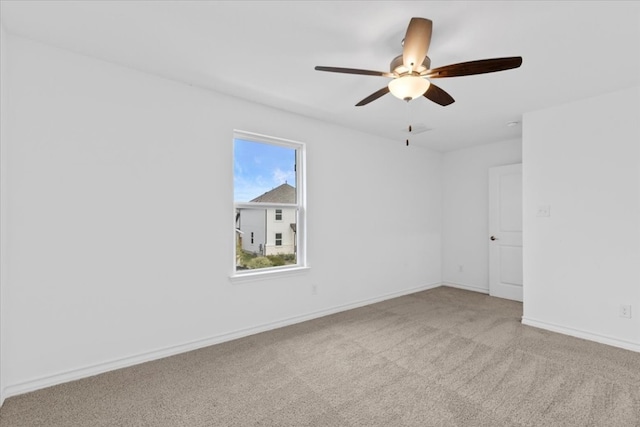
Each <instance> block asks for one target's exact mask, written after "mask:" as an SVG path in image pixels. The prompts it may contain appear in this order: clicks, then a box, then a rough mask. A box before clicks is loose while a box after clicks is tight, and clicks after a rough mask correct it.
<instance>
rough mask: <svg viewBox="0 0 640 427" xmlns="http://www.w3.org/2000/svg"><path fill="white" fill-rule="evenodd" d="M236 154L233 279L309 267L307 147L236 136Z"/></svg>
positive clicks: (263, 138)
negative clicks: (305, 190) (306, 220)
mask: <svg viewBox="0 0 640 427" xmlns="http://www.w3.org/2000/svg"><path fill="white" fill-rule="evenodd" d="M233 154H234V165H233V171H234V172H233V173H234V175H233V185H234V208H235V215H236V238H235V245H234V247H235V257H234V259H235V261H234V270H233V271H234V273H233V276H234V277H238V276H242V275H253V274H255V273H261V272H265V273H266V272H273V271H282V270H290V269H293V268H299V267H305V266H306V265H305V264H306V259H305V254H304V248H305V244H304V243H305V236H304V230H305V227H304V225H305V203H304V202H305V197H304V181H303V178H304V173H303V172H304V144H302V143H300V142H295V141H288V140H283V139H278V138H273V137H268V136H264V135H257V134H251V133H247V132H241V131H235V132H234V140H233ZM247 234H248V235H249V236H250V239H244V240H243V239H242V236H243V235H244V236H246V235H247Z"/></svg>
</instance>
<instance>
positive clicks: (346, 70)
mask: <svg viewBox="0 0 640 427" xmlns="http://www.w3.org/2000/svg"><path fill="white" fill-rule="evenodd" d="M315 69H316V70H318V71H329V72H332V73H345V74H362V75H365V76H379V77H394V75H393V73H386V72H384V71H372V70H360V69H358V68H341V67H322V66H316V67H315Z"/></svg>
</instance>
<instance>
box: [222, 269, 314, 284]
mask: <svg viewBox="0 0 640 427" xmlns="http://www.w3.org/2000/svg"><path fill="white" fill-rule="evenodd" d="M310 269H311V268H310V267H309V266H305V267H291V268H283V269H277V270H268V271H256V272H247V273H234V274H232V275H231V276H229V280H230V281H231V283H234V284H236V283H247V282H255V281H261V280H269V279H276V278H279V277H288V276H298V275H301V274H305V273H307V272H308V271H309V270H310Z"/></svg>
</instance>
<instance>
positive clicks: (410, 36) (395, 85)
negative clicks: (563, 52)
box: [315, 18, 522, 107]
mask: <svg viewBox="0 0 640 427" xmlns="http://www.w3.org/2000/svg"><path fill="white" fill-rule="evenodd" d="M432 26H433V24H432V22H431V20H429V19H425V18H411V21H410V22H409V26H408V27H407V33H406V35H405V37H404V40H403V41H402V46H403V47H402V55H399V56H396V57H395V58H393V60H392V61H391V66H390V71H389V72H383V71H372V70H361V69H357V68H340V67H322V66H317V67H315V69H316V70H318V71H330V72H333V73H346V74H362V75H365V76H381V77H389V78H391V79H392V80H391V81H390V82H389V84H388V85H387V86H385V87H383V88H382V89H380V90H378V91H376V92H374V93H372V94H371V95H369V96H367V97H366V98H364V99H363V100H362V101H360V102H358V103H357V104H356V107H360V106H362V105H366V104H368V103H370V102H371V101H375V100H376V99H378V98H380V97H381V96H383V95H386V94H387V93H389V92H391V93H392V94H393V95H394V96H395V97H397V98H399V99H402V100H404V101H411V100H412V99H415V98H417V97H419V96H424V97H425V98H427V99H430V100H431V101H433V102H435V103H436V104H440V105H442V106H446V105H449V104H453V102H454V99H453V98H452V97H451V95H449V94H448V93H447V92H445V91H444V90H443V89H441V88H439V87H438V86H436V85H434V84H433V83H431V82H430V80H429V79H439V78H444V77H459V76H469V75H473V74H484V73H494V72H496V71H504V70H510V69H512V68H518V67H519V66H520V65H521V64H522V57H520V56H511V57H506V58H492V59H481V60H477V61H470V62H461V63H458V64H451V65H445V66H443V67H438V68H433V69H431V68H430V67H431V59H429V57H428V56H427V53H428V51H429V44H430V43H431V29H432Z"/></svg>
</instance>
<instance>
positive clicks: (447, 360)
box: [0, 287, 640, 427]
mask: <svg viewBox="0 0 640 427" xmlns="http://www.w3.org/2000/svg"><path fill="white" fill-rule="evenodd" d="M521 315H522V305H521V304H520V303H516V302H513V301H507V300H502V299H497V298H492V297H489V296H486V295H483V294H478V293H474V292H467V291H462V290H458V289H452V288H444V287H443V288H437V289H433V290H430V291H425V292H420V293H417V294H413V295H410V296H405V297H401V298H396V299H393V300H388V301H385V302H382V303H378V304H375V305H371V306H367V307H363V308H359V309H356V310H351V311H347V312H343V313H339V314H335V315H332V316H328V317H324V318H321V319H316V320H313V321H309V322H305V323H301V324H297V325H293V326H289V327H286V328H282V329H278V330H274V331H270V332H265V333H262V334H258V335H254V336H251V337H247V338H243V339H240V340H236V341H232V342H228V343H224V344H220V345H216V346H212V347H208V348H204V349H201V350H197V351H193V352H189V353H185V354H181V355H178V356H174V357H169V358H166V359H162V360H158V361H155V362H149V363H145V364H142V365H137V366H134V367H131V368H127V369H122V370H118V371H113V372H109V373H106V374H102V375H98V376H95V377H91V378H87V379H83V380H79V381H75V382H71V383H67V384H62V385H59V386H55V387H51V388H48V389H44V390H39V391H36V392H33V393H29V394H25V395H22V396H16V397H12V398H9V399H7V401H6V402H5V404H4V406H3V407H2V409H1V410H0V425H1V426H2V427H18V426H29V427H33V426H46V427H54V426H69V427H72V426H73V427H75V426H82V427H93V426H167V427H170V426H189V427H200V426H253V425H259V426H367V427H369V426H385V427H390V426H491V427H496V426H607V427H613V426H640V354H638V353H634V352H630V351H626V350H621V349H617V348H613V347H608V346H605V345H600V344H595V343H592V342H588V341H584V340H580V339H576V338H571V337H567V336H564V335H559V334H554V333H551V332H546V331H543V330H539V329H535V328H531V327H527V326H523V325H522V324H521V323H520V317H521Z"/></svg>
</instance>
